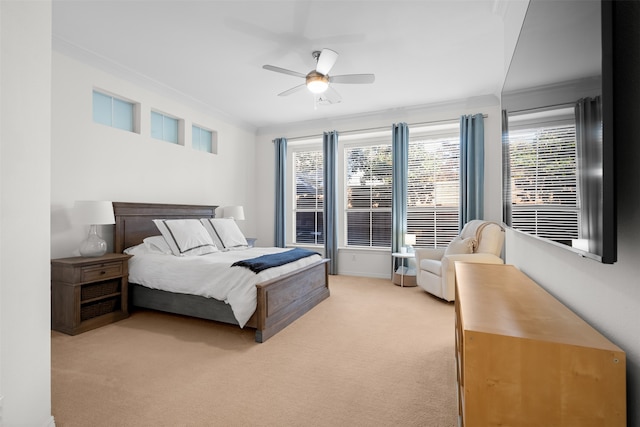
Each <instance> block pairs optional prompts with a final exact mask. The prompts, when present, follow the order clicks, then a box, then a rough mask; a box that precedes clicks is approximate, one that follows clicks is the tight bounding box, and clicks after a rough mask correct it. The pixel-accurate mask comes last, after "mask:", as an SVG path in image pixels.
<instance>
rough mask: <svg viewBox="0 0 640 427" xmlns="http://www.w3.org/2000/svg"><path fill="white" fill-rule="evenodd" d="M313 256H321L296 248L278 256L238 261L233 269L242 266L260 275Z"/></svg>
mask: <svg viewBox="0 0 640 427" xmlns="http://www.w3.org/2000/svg"><path fill="white" fill-rule="evenodd" d="M311 255H320V254H319V253H318V252H314V251H310V250H308V249H302V248H295V249H291V250H290V251H286V252H280V253H277V254H268V255H262V256H259V257H256V258H251V259H243V260H242V261H236V262H234V263H233V264H231V267H234V266H240V267H246V268H248V269H250V270H251V271H253V272H254V273H260V272H261V271H262V270H266V269H267V268H272V267H279V266H281V265H284V264H288V263H290V262H294V261H297V260H299V259H301V258H306V257H308V256H311Z"/></svg>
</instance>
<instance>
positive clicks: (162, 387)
mask: <svg viewBox="0 0 640 427" xmlns="http://www.w3.org/2000/svg"><path fill="white" fill-rule="evenodd" d="M330 290H331V296H330V297H329V298H328V299H327V300H325V301H323V302H322V303H320V305H318V306H317V307H315V308H314V309H313V310H312V311H310V312H309V313H307V314H306V315H304V316H303V317H302V318H300V319H298V320H297V321H296V322H294V323H293V324H292V325H290V326H289V327H287V328H286V329H285V330H283V331H282V332H280V333H278V334H277V335H275V336H274V337H272V338H271V339H269V340H268V341H267V342H265V343H263V344H257V343H255V342H254V341H253V335H254V334H253V331H252V330H241V329H240V328H238V327H237V326H231V325H224V324H219V323H215V322H210V321H205V320H199V319H193V318H187V317H181V316H175V315H170V314H164V313H158V312H152V311H136V312H134V313H133V314H132V316H131V317H130V318H128V319H125V320H122V321H120V322H117V323H114V324H111V325H107V326H104V327H102V328H99V329H95V330H93V331H89V332H85V333H83V334H80V335H77V336H74V337H72V336H67V335H65V334H62V333H58V332H52V340H51V353H52V354H51V359H52V362H51V363H52V368H51V371H52V412H53V415H54V417H55V422H56V426H58V427H71V426H92V427H99V426H111V427H115V426H447V427H448V426H455V425H457V403H456V389H455V362H454V308H453V304H449V303H446V302H443V301H441V300H438V299H436V298H434V297H432V296H430V295H428V294H426V293H425V292H424V291H422V290H421V289H419V288H400V287H398V286H395V285H393V284H392V283H391V282H390V281H389V280H380V279H370V278H362V277H347V276H330Z"/></svg>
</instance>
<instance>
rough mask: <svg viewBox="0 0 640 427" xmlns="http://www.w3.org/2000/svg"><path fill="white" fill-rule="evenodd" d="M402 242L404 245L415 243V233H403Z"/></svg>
mask: <svg viewBox="0 0 640 427" xmlns="http://www.w3.org/2000/svg"><path fill="white" fill-rule="evenodd" d="M404 244H405V245H415V244H416V235H415V234H405V235H404Z"/></svg>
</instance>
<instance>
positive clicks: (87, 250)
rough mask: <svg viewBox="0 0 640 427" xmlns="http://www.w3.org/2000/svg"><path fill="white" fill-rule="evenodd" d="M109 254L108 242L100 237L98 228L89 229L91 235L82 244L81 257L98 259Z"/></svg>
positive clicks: (94, 226)
mask: <svg viewBox="0 0 640 427" xmlns="http://www.w3.org/2000/svg"><path fill="white" fill-rule="evenodd" d="M105 253H107V242H105V241H104V240H103V239H102V238H101V237H100V236H99V235H98V226H97V225H92V226H90V227H89V235H88V236H87V238H86V239H85V240H84V241H83V242H82V243H81V244H80V255H82V256H84V257H98V256H102V255H104V254H105Z"/></svg>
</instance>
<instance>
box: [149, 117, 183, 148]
mask: <svg viewBox="0 0 640 427" xmlns="http://www.w3.org/2000/svg"><path fill="white" fill-rule="evenodd" d="M179 122H180V121H179V120H178V119H176V118H173V117H170V116H167V115H164V114H162V113H157V112H155V111H152V112H151V137H152V138H155V139H161V140H163V141H167V142H171V143H173V144H179V143H180V138H179V129H180V123H179Z"/></svg>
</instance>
